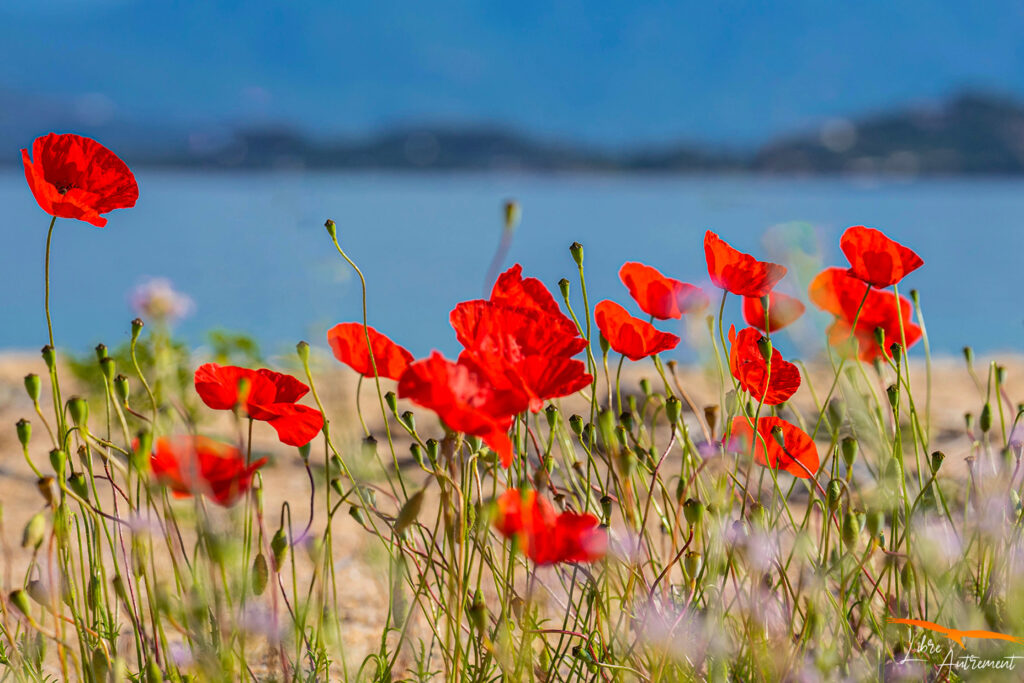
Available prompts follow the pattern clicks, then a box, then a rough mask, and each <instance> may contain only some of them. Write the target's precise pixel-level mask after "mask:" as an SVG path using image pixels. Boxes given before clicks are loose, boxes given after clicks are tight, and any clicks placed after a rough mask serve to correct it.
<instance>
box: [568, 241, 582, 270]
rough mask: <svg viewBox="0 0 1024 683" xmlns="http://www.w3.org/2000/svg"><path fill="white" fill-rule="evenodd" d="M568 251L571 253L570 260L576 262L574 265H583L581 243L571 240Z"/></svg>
mask: <svg viewBox="0 0 1024 683" xmlns="http://www.w3.org/2000/svg"><path fill="white" fill-rule="evenodd" d="M569 253H570V254H572V260H573V261H575V262H576V265H577V266H579V267H581V268H582V267H583V245H582V244H580V243H579V242H573V243H572V244H570V245H569Z"/></svg>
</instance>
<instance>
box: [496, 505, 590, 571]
mask: <svg viewBox="0 0 1024 683" xmlns="http://www.w3.org/2000/svg"><path fill="white" fill-rule="evenodd" d="M497 504H498V514H497V517H496V518H495V521H494V526H495V528H496V529H497V530H498V532H499V533H500V534H501V535H503V536H504V537H505V538H510V539H511V538H515V539H517V541H518V543H519V547H520V548H521V549H522V550H523V551H524V552H525V553H526V556H527V557H529V558H530V559H531V560H533V561H534V562H536V563H537V564H538V565H545V564H556V563H558V562H594V561H595V560H599V559H601V558H602V557H604V555H605V553H606V552H607V550H608V534H607V532H606V531H605V530H604V529H602V528H601V527H600V526H599V521H598V519H597V517H595V516H594V515H592V514H590V513H582V514H581V513H577V512H562V513H561V514H556V512H555V508H554V507H553V506H552V505H551V503H549V502H548V501H547V500H545V499H544V498H542V497H540V496H538V495H537V492H536V491H533V490H530V491H520V490H519V489H509V490H507V491H505V493H503V494H502V495H501V496H500V497H499V498H498V500H497Z"/></svg>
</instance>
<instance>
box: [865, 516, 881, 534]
mask: <svg viewBox="0 0 1024 683" xmlns="http://www.w3.org/2000/svg"><path fill="white" fill-rule="evenodd" d="M865 526H866V527H867V530H868V536H870V537H871V538H878V534H879V533H881V531H882V527H883V526H885V513H884V512H882V511H881V510H870V511H869V512H868V514H867V518H866V520H865Z"/></svg>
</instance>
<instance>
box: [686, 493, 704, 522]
mask: <svg viewBox="0 0 1024 683" xmlns="http://www.w3.org/2000/svg"><path fill="white" fill-rule="evenodd" d="M683 517H685V518H686V523H687V524H689V525H690V526H697V525H698V524H700V522H701V520H703V519H704V506H703V505H702V504H701V502H700V501H699V500H696V499H694V498H687V499H686V502H685V503H683Z"/></svg>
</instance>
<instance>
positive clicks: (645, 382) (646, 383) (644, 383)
mask: <svg viewBox="0 0 1024 683" xmlns="http://www.w3.org/2000/svg"><path fill="white" fill-rule="evenodd" d="M640 391H642V392H644V396H650V395H651V380H649V379H647V378H646V377H644V378H642V379H641V380H640Z"/></svg>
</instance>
